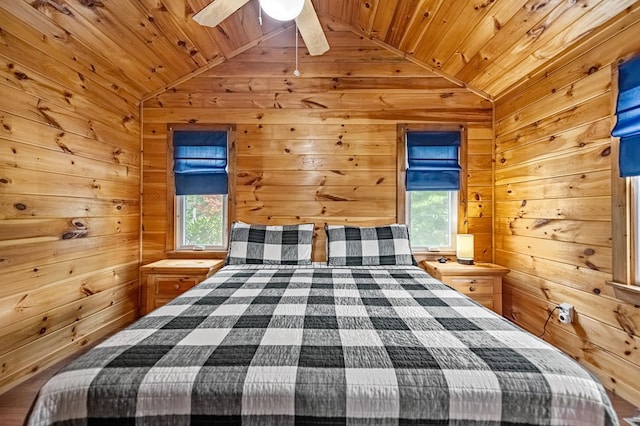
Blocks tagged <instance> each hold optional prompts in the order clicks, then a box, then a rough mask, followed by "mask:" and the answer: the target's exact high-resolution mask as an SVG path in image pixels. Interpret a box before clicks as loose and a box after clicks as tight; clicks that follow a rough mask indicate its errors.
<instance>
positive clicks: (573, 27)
mask: <svg viewBox="0 0 640 426" xmlns="http://www.w3.org/2000/svg"><path fill="white" fill-rule="evenodd" d="M638 1H640V0H616V1H611V0H455V1H450V0H398V1H383V0H349V1H336V0H314V5H315V7H316V9H317V11H318V12H319V14H320V15H321V16H324V17H325V18H327V20H328V21H329V24H328V25H331V24H330V21H331V20H332V19H333V20H335V21H336V22H339V23H340V24H344V25H347V26H348V27H350V28H352V29H353V31H355V32H356V33H358V34H360V35H361V36H363V37H367V38H371V39H372V40H373V41H375V42H377V43H378V44H380V45H382V46H384V47H387V48H389V49H390V50H392V51H394V52H397V53H398V54H399V55H405V56H406V57H407V58H409V59H410V60H412V61H414V62H416V63H418V64H420V65H422V66H424V67H425V68H427V69H430V70H434V71H436V72H437V73H439V74H441V75H443V76H446V77H448V78H450V79H451V80H452V81H455V82H458V83H460V84H461V85H465V86H467V87H469V88H470V89H472V90H474V91H476V92H478V93H481V94H485V95H486V97H488V98H498V97H500V96H501V95H502V94H504V93H506V91H508V90H509V88H511V87H513V86H514V85H516V84H518V83H520V82H522V81H524V80H526V79H527V76H529V75H531V74H532V73H534V71H535V70H536V69H539V68H540V67H543V66H545V65H546V64H548V63H549V62H552V61H556V60H558V59H559V58H561V57H562V56H563V53H565V52H566V51H567V50H568V49H570V48H571V46H573V45H574V44H575V43H576V42H577V41H579V40H582V39H584V38H585V37H589V36H590V34H591V33H592V32H593V30H594V29H597V28H598V27H599V26H600V25H602V24H604V23H605V22H606V21H607V20H609V19H610V18H612V17H614V16H615V15H617V14H619V13H633V11H635V10H637V8H635V9H633V10H632V9H628V8H629V7H630V6H632V5H633V4H634V3H637V2H638ZM208 3H209V0H136V1H131V0H13V1H10V2H1V3H0V24H2V27H3V28H5V27H11V26H12V25H18V26H21V25H22V26H24V23H28V24H29V25H28V26H29V27H31V28H30V29H25V30H23V31H21V32H22V33H23V34H24V37H25V38H28V37H40V38H41V40H46V39H47V38H53V39H55V40H58V41H62V42H64V43H65V44H67V45H69V46H71V47H73V51H74V52H76V56H75V57H74V58H72V60H73V61H77V62H79V63H81V64H84V65H85V66H87V67H88V68H89V69H92V70H95V72H96V73H97V74H100V75H101V76H108V78H109V79H110V80H111V81H110V83H111V86H112V89H113V90H116V91H123V90H124V91H126V92H127V93H129V94H132V95H134V96H135V97H137V98H138V99H144V98H147V97H149V95H152V94H156V93H160V92H161V91H163V90H165V89H167V88H170V87H172V86H173V85H175V84H176V83H178V82H181V81H183V80H185V79H186V78H188V77H189V76H190V75H192V74H196V73H198V72H199V71H201V70H202V69H208V68H211V67H213V66H215V65H217V64H219V63H221V62H223V61H225V60H226V59H228V58H231V57H233V56H235V55H237V54H238V53H240V52H242V51H244V50H246V49H248V48H250V47H252V46H255V45H256V44H258V43H259V42H260V41H261V40H263V39H266V38H269V37H271V36H273V35H276V34H278V33H279V32H280V31H281V30H282V29H283V28H285V27H286V26H287V25H290V23H280V22H276V21H273V20H271V19H269V18H265V19H263V25H262V26H261V25H260V24H259V22H258V7H259V6H258V0H251V1H249V2H248V3H247V4H246V5H245V6H243V7H242V8H240V9H239V10H238V11H237V12H236V13H234V14H233V15H232V16H231V17H229V18H228V19H226V20H225V21H224V22H222V23H221V24H220V25H219V26H218V27H216V28H213V29H212V28H207V27H201V26H200V25H198V24H197V23H196V22H194V21H193V20H192V19H191V16H192V15H193V14H194V13H195V12H197V11H199V10H200V9H202V8H203V7H204V6H206V5H207V4H208ZM15 18H18V19H19V20H20V21H22V22H20V21H15ZM86 49H89V50H91V51H93V52H94V54H93V55H91V56H88V55H87V54H86ZM96 52H97V53H98V55H97V57H98V58H99V59H98V60H96V55H95V53H96ZM301 54H306V49H304V48H302V50H301ZM90 58H91V59H90Z"/></svg>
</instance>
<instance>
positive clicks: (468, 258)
mask: <svg viewBox="0 0 640 426" xmlns="http://www.w3.org/2000/svg"><path fill="white" fill-rule="evenodd" d="M473 256H474V246H473V235H472V234H458V235H456V257H457V258H458V262H459V263H466V264H472V263H473Z"/></svg>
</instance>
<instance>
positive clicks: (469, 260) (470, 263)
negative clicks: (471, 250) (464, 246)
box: [458, 258, 473, 265]
mask: <svg viewBox="0 0 640 426" xmlns="http://www.w3.org/2000/svg"><path fill="white" fill-rule="evenodd" d="M458 263H461V264H463V265H473V259H460V258H458Z"/></svg>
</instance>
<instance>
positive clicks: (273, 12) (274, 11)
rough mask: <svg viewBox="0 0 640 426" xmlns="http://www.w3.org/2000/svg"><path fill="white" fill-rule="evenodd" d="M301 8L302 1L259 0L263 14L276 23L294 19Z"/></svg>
mask: <svg viewBox="0 0 640 426" xmlns="http://www.w3.org/2000/svg"><path fill="white" fill-rule="evenodd" d="M303 6H304V0H260V7H261V8H262V10H264V13H266V14H267V15H269V16H270V17H272V18H273V19H276V20H278V21H291V20H293V19H296V18H297V17H298V15H300V12H302V7H303Z"/></svg>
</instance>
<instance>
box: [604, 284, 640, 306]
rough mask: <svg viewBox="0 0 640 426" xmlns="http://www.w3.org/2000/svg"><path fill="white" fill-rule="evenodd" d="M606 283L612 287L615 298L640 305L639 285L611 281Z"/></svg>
mask: <svg viewBox="0 0 640 426" xmlns="http://www.w3.org/2000/svg"><path fill="white" fill-rule="evenodd" d="M607 284H608V285H610V286H611V287H613V291H614V293H615V296H616V298H617V299H620V300H622V301H623V302H627V303H631V304H634V305H640V286H637V285H631V284H621V283H617V282H613V281H607Z"/></svg>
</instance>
